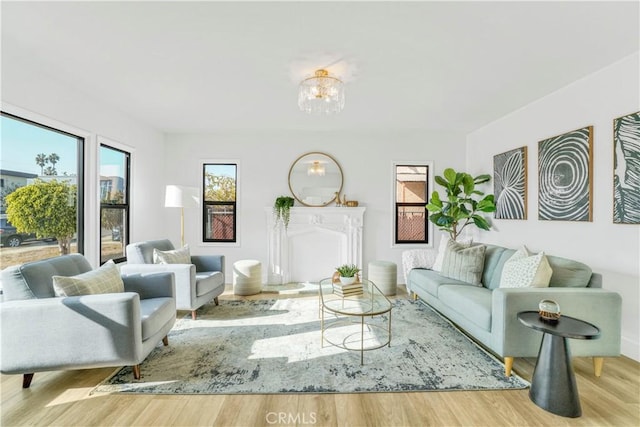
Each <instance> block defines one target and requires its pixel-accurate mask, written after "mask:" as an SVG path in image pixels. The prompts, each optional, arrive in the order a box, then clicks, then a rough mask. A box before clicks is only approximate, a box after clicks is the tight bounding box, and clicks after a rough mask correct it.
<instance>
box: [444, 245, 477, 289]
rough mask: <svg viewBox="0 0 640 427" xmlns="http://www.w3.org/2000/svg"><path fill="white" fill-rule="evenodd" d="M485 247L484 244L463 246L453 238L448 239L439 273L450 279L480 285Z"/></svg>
mask: <svg viewBox="0 0 640 427" xmlns="http://www.w3.org/2000/svg"><path fill="white" fill-rule="evenodd" d="M486 249H487V247H486V246H484V245H476V246H470V247H465V246H464V245H461V244H459V243H456V242H454V241H453V240H451V241H449V243H447V249H446V250H445V253H444V260H443V261H442V271H441V272H440V274H441V275H443V276H445V277H449V278H451V279H456V280H461V281H463V282H467V283H471V284H472V285H476V286H482V282H481V280H482V271H483V270H484V253H485V251H486Z"/></svg>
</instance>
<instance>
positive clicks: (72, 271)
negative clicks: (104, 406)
mask: <svg viewBox="0 0 640 427" xmlns="http://www.w3.org/2000/svg"><path fill="white" fill-rule="evenodd" d="M90 270H91V265H90V264H89V262H88V261H87V259H86V258H85V257H84V256H83V255H80V254H71V255H64V256H59V257H55V258H49V259H45V260H41V261H35V262H30V263H26V264H22V265H19V266H13V267H8V268H6V269H4V270H3V271H2V275H1V278H2V290H3V302H2V303H0V320H1V322H2V323H1V325H2V331H1V332H2V333H1V334H0V346H1V347H0V348H1V349H2V353H1V355H0V371H1V372H2V373H3V374H23V375H24V377H23V383H22V386H23V387H24V388H28V387H29V386H30V384H31V380H32V378H33V374H34V373H35V372H43V371H55V370H66V369H87V368H102V367H108V366H129V365H130V366H133V374H134V377H135V378H136V379H139V378H140V363H142V361H143V360H144V359H145V358H146V357H147V356H148V355H149V353H151V351H152V350H153V349H154V348H155V347H156V345H158V343H159V342H160V341H162V342H163V343H164V345H167V344H168V341H167V333H168V332H169V331H170V330H171V328H172V327H173V325H174V323H175V320H176V303H175V285H174V278H173V274H171V273H159V274H149V275H140V274H137V275H124V276H122V280H123V282H124V290H125V291H124V292H121V293H108V294H96V295H83V296H73V297H56V296H55V294H54V289H53V280H52V276H54V275H58V276H76V275H78V274H82V273H86V272H88V271H90Z"/></svg>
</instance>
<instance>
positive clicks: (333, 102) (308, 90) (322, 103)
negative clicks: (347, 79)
mask: <svg viewBox="0 0 640 427" xmlns="http://www.w3.org/2000/svg"><path fill="white" fill-rule="evenodd" d="M298 106H299V107H300V109H301V110H302V111H305V112H307V113H313V114H331V113H339V112H340V111H342V109H343V108H344V83H342V80H340V79H339V78H337V77H332V76H330V75H329V72H328V71H327V70H322V69H320V70H317V71H316V72H315V75H314V76H313V77H308V78H306V79H304V80H303V81H302V82H300V88H299V91H298Z"/></svg>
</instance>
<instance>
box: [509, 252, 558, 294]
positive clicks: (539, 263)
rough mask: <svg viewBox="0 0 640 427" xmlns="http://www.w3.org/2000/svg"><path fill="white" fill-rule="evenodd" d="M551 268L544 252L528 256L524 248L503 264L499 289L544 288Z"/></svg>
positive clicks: (549, 277)
mask: <svg viewBox="0 0 640 427" xmlns="http://www.w3.org/2000/svg"><path fill="white" fill-rule="evenodd" d="M552 273H553V271H552V270H551V266H550V265H549V261H548V260H547V257H546V255H545V254H544V252H540V253H537V254H530V253H529V251H528V250H527V248H526V247H525V246H523V247H521V248H520V249H518V251H517V252H516V253H515V254H513V255H512V256H511V258H509V260H508V261H507V262H506V263H504V266H503V267H502V277H501V279H500V287H501V288H527V287H531V288H546V287H548V286H549V280H550V279H551V274H552Z"/></svg>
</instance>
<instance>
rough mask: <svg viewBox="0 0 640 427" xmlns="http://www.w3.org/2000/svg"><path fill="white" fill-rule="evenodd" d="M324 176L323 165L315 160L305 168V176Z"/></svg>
mask: <svg viewBox="0 0 640 427" xmlns="http://www.w3.org/2000/svg"><path fill="white" fill-rule="evenodd" d="M324 174H325V168H324V165H323V164H322V163H321V162H319V161H317V160H315V161H314V162H313V163H311V164H310V165H309V167H308V168H307V175H316V176H324Z"/></svg>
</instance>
